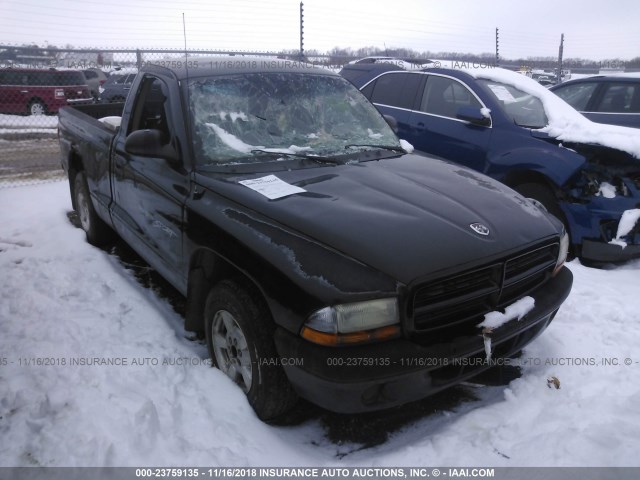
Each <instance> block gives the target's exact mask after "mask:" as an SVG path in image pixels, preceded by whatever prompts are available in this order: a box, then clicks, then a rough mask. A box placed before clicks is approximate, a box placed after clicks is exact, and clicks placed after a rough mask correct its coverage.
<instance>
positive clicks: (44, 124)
mask: <svg viewBox="0 0 640 480" xmlns="http://www.w3.org/2000/svg"><path fill="white" fill-rule="evenodd" d="M14 128H28V129H38V128H39V129H56V128H58V116H57V115H5V114H0V129H14ZM45 131H49V130H45Z"/></svg>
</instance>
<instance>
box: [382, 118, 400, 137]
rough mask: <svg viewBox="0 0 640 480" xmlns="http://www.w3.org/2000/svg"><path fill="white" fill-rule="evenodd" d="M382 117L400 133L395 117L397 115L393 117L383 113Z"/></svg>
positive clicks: (392, 128)
mask: <svg viewBox="0 0 640 480" xmlns="http://www.w3.org/2000/svg"><path fill="white" fill-rule="evenodd" d="M382 117H383V118H384V119H385V120H386V122H387V124H388V125H389V126H390V127H391V130H393V132H394V133H398V121H397V120H396V119H395V117H392V116H391V115H383V116H382Z"/></svg>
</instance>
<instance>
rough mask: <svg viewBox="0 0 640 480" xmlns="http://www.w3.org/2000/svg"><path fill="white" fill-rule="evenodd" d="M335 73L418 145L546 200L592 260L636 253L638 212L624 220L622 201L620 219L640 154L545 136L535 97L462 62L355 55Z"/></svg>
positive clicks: (636, 188) (638, 172)
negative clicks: (413, 67) (414, 67)
mask: <svg viewBox="0 0 640 480" xmlns="http://www.w3.org/2000/svg"><path fill="white" fill-rule="evenodd" d="M341 74H342V75H343V76H344V77H345V78H347V79H348V80H350V81H351V82H352V83H354V84H355V85H356V87H358V88H360V89H361V91H362V93H363V94H364V95H365V96H366V97H367V98H368V99H369V100H370V101H371V102H372V103H373V104H374V105H375V106H376V107H377V108H378V110H379V111H380V112H381V113H382V114H383V115H385V117H386V118H387V121H388V122H390V123H391V125H392V126H393V127H394V128H395V129H396V133H397V134H398V136H399V137H400V138H403V139H406V140H407V141H409V142H410V143H411V144H413V145H414V147H415V148H416V149H417V150H418V151H423V152H426V153H429V154H432V155H438V156H440V157H443V158H445V159H448V160H451V161H454V162H456V163H460V164H462V165H465V166H468V167H471V168H473V169H475V170H478V171H480V172H482V173H485V174H487V175H489V176H491V177H493V178H495V179H497V180H500V181H501V182H503V183H505V184H507V185H508V186H510V187H512V188H513V189H515V190H516V191H518V192H520V193H521V194H522V195H523V196H525V197H528V198H532V199H534V200H537V201H538V202H540V203H542V205H543V206H544V207H545V208H546V209H547V210H548V211H549V212H550V213H552V214H554V215H555V216H556V217H558V218H559V219H560V220H562V222H563V223H564V224H565V227H566V228H567V230H568V231H569V233H570V237H571V244H572V249H573V252H574V253H575V254H576V255H577V256H580V257H582V258H583V259H585V260H587V261H592V262H619V261H625V260H628V259H631V258H637V257H640V220H638V221H636V222H633V221H631V223H630V222H629V221H627V220H625V221H624V222H621V221H620V220H621V218H622V216H623V214H625V212H626V211H628V210H631V212H629V214H630V215H629V214H625V219H629V218H631V219H632V220H633V219H634V218H635V217H637V216H638V215H635V214H636V213H638V214H640V210H637V211H636V209H638V208H640V162H639V161H638V160H637V159H636V158H633V156H631V155H630V154H629V153H627V152H623V151H621V150H617V149H613V148H609V147H605V146H602V145H595V144H590V143H580V142H567V141H563V142H561V141H560V140H558V139H557V138H554V137H552V136H550V135H548V134H547V133H545V132H544V131H542V130H541V129H543V128H544V127H546V126H547V125H548V123H549V122H548V118H547V112H546V111H545V108H544V105H543V102H542V101H541V100H540V98H537V97H536V96H535V95H532V94H529V93H526V92H524V91H522V90H520V89H518V88H516V87H514V86H513V85H512V84H506V83H502V82H500V81H495V80H492V79H489V78H480V76H476V75H471V74H470V73H468V72H466V71H463V70H460V69H443V68H433V69H424V70H422V71H405V70H402V69H398V68H395V69H393V70H390V69H389V66H384V67H383V68H378V66H376V65H375V64H373V65H361V64H355V65H347V66H345V68H344V69H343V70H342V72H341ZM513 75H516V74H515V73H514V74H513ZM563 106H566V105H564V104H563ZM566 107H567V108H569V107H568V106H566ZM571 113H573V110H572V111H571ZM576 115H579V114H577V112H576ZM605 127H608V128H618V127H611V126H605ZM630 131H631V130H630ZM463 174H464V172H463V171H462V170H461V175H463ZM469 181H474V180H472V179H470V180H469ZM487 188H490V186H489V185H487ZM634 215H635V217H634ZM619 227H620V228H619Z"/></svg>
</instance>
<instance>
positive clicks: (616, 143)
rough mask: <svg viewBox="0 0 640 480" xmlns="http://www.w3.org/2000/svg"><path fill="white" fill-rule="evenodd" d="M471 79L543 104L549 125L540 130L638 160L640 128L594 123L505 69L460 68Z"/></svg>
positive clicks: (534, 83)
mask: <svg viewBox="0 0 640 480" xmlns="http://www.w3.org/2000/svg"><path fill="white" fill-rule="evenodd" d="M462 70H463V71H464V72H466V73H468V74H469V75H471V76H472V77H474V78H479V79H480V78H484V79H487V80H493V81H495V82H500V83H504V84H507V85H511V86H513V87H515V88H518V89H520V90H522V91H523V92H525V93H528V94H529V95H533V96H535V97H537V98H539V99H540V100H541V101H542V104H543V106H544V110H545V113H546V114H547V118H548V119H549V125H547V126H546V127H545V128H543V129H541V131H543V132H546V133H547V134H549V135H550V136H552V137H554V138H557V139H558V140H561V141H565V142H576V143H590V144H598V145H603V146H605V147H610V148H615V149H617V150H622V151H624V152H627V153H629V154H631V155H633V156H634V157H636V158H640V129H636V128H630V127H620V126H617V125H605V124H602V123H595V122H592V121H591V120H589V119H587V118H586V117H584V116H582V115H581V114H580V113H579V112H578V111H577V110H575V109H574V108H573V107H572V106H570V105H569V104H568V103H566V102H565V101H564V100H562V99H561V98H560V97H558V96H557V95H555V94H554V93H552V92H550V91H549V90H547V89H546V88H545V87H543V86H542V85H540V84H539V83H538V82H536V81H535V80H533V79H531V78H529V77H527V76H525V75H522V74H520V73H517V72H512V71H510V70H505V69H504V68H489V66H487V65H481V66H480V68H463V69H462Z"/></svg>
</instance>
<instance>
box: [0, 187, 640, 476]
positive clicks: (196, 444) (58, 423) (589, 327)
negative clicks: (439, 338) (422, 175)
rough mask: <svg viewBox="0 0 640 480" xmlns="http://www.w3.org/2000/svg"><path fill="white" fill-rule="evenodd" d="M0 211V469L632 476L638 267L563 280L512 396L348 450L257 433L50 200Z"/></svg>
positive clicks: (256, 424)
mask: <svg viewBox="0 0 640 480" xmlns="http://www.w3.org/2000/svg"><path fill="white" fill-rule="evenodd" d="M0 205H2V207H3V208H2V209H1V210H0V225H2V227H1V229H0V272H2V274H1V275H0V436H1V438H2V441H1V442H0V466H31V465H42V466H131V465H156V466H161V465H182V466H184V465H201V466H204V465H210V466H249V465H252V466H267V465H280V466H285V465H287V466H302V465H304V466H330V465H332V466H356V465H362V466H365V465H366V466H417V465H439V466H440V465H451V466H470V465H478V466H532V465H541V466H582V465H585V466H640V457H639V456H638V453H637V452H638V449H639V448H640V409H639V408H638V405H639V404H640V353H639V348H638V345H640V318H639V317H640V314H639V313H638V312H640V299H639V298H638V294H637V293H638V280H639V278H640V277H639V271H640V262H632V263H629V264H627V265H625V266H623V267H617V268H611V269H608V270H596V269H590V268H586V267H584V266H582V265H580V263H579V262H577V261H574V262H572V263H571V264H570V265H569V266H570V268H571V270H572V271H573V273H574V276H575V283H574V288H573V291H572V293H571V295H570V297H569V299H568V300H567V302H566V303H565V305H564V306H563V307H562V309H561V310H560V313H559V314H558V316H557V317H556V319H555V320H554V322H553V323H552V324H551V326H550V327H549V329H548V330H547V331H545V332H544V333H543V334H542V335H541V336H540V337H539V338H538V339H537V340H536V341H535V342H534V343H532V344H531V345H530V346H529V347H528V348H527V349H526V350H525V351H524V354H523V356H522V357H521V358H520V360H519V361H520V362H521V364H522V365H523V376H522V377H521V378H519V379H516V380H514V381H512V382H511V383H510V384H509V385H508V386H506V387H479V388H475V389H473V390H470V391H471V394H472V395H475V396H476V397H477V399H476V400H467V401H464V402H458V403H455V402H454V404H453V405H451V406H449V407H442V408H440V409H438V411H436V412H435V413H432V412H427V413H424V414H421V415H418V416H417V417H416V418H414V419H413V420H412V421H411V422H410V423H408V424H405V425H404V426H402V425H400V426H398V427H397V428H395V429H391V430H390V434H389V437H388V439H387V440H386V441H385V442H383V443H380V444H378V445H376V446H373V447H371V448H360V445H355V444H353V443H352V442H350V441H349V440H345V441H342V442H340V441H335V440H333V439H332V440H330V439H329V436H328V435H327V426H326V418H331V414H326V413H324V414H322V413H321V414H319V415H316V416H315V417H314V416H312V417H311V418H310V419H309V420H307V421H305V422H303V423H302V424H300V425H297V426H291V427H273V426H268V425H266V424H264V423H262V422H260V421H259V420H258V419H257V418H256V417H255V415H254V413H253V411H252V410H251V408H250V407H249V406H248V404H247V402H246V400H245V398H244V396H243V394H242V393H241V391H240V390H239V389H238V388H237V387H236V386H235V385H233V384H232V383H231V381H230V380H228V379H227V378H226V377H225V376H224V375H222V374H221V373H220V372H218V371H217V370H214V369H211V368H210V367H209V366H208V365H207V362H206V357H207V353H206V348H205V347H204V345H203V344H202V343H201V342H198V341H191V340H189V339H188V337H189V334H188V333H187V332H185V331H184V330H183V328H182V319H181V317H180V315H179V314H177V313H176V312H175V311H174V309H173V308H172V307H171V305H170V304H169V301H168V300H166V299H165V298H163V297H162V296H159V295H158V294H156V293H155V292H154V291H153V290H152V289H149V288H145V287H144V286H143V285H141V284H140V283H139V282H138V281H137V280H136V278H135V277H134V275H133V273H132V272H131V270H129V269H128V268H126V265H124V264H123V262H122V261H120V260H118V258H117V257H116V256H114V255H110V254H109V253H107V252H105V251H103V250H99V249H96V248H94V247H91V246H90V245H88V244H87V243H86V242H85V240H84V234H83V232H82V231H81V230H79V229H77V228H76V227H74V226H73V225H72V224H71V222H70V221H69V220H68V218H67V212H68V211H69V210H70V208H71V207H70V201H69V196H68V190H67V185H66V182H58V183H52V184H47V185H39V186H31V187H20V188H12V189H0ZM35 358H39V359H49V360H45V362H50V363H53V364H54V365H34V364H33V362H34V360H33V359H35ZM603 358H614V359H616V360H615V361H616V362H617V363H618V364H617V365H608V366H605V365H603V364H602V359H603ZM626 358H629V359H631V365H625V359H626ZM73 359H76V360H80V361H83V362H85V363H89V364H90V363H93V365H70V363H71V361H72V360H73ZM93 359H96V360H93ZM104 359H108V360H109V361H110V362H111V363H115V365H111V366H104V365H97V364H96V363H99V362H101V361H104ZM163 360H167V361H171V362H173V363H181V365H162V362H163ZM63 361H64V363H65V364H64V365H63V364H62V362H63ZM27 362H31V364H30V365H26V363H27ZM155 362H158V364H157V365H154V363H155ZM117 363H119V364H117ZM185 363H186V364H185ZM551 376H555V377H557V379H558V380H559V381H560V389H556V388H548V386H547V379H548V378H549V377H551ZM408 408H409V407H405V408H404V409H403V410H407V409H408ZM378 415H379V417H380V418H383V419H384V418H385V415H386V414H385V413H380V414H378ZM354 418H357V417H354ZM376 418H377V417H376ZM349 421H350V419H348V420H347V419H343V417H337V420H335V422H334V423H348V422H349ZM354 425H355V426H356V427H358V425H359V428H361V429H363V430H364V429H366V428H371V425H375V419H374V418H372V417H371V416H368V417H366V418H365V420H362V421H361V423H360V424H358V423H357V422H356V423H355V424H354Z"/></svg>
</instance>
